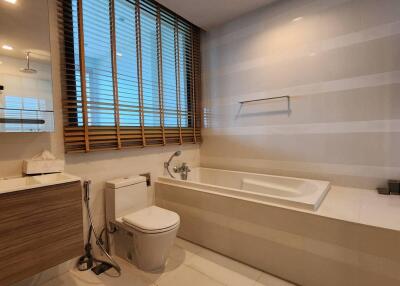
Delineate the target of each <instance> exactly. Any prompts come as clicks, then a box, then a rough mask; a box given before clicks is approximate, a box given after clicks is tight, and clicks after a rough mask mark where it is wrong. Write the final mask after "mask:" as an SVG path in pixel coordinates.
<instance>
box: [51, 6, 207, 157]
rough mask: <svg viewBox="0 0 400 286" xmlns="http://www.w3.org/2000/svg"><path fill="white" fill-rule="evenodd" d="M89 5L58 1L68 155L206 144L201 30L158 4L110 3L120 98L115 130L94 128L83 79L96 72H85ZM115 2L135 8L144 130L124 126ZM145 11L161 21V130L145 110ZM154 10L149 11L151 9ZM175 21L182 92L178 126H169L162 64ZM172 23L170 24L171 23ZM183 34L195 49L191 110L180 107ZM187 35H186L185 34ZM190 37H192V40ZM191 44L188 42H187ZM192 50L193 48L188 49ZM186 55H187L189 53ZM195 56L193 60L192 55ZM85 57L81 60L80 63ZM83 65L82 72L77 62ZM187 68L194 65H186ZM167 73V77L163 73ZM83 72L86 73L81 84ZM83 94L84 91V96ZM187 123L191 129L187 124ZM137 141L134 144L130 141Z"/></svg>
mask: <svg viewBox="0 0 400 286" xmlns="http://www.w3.org/2000/svg"><path fill="white" fill-rule="evenodd" d="M74 1H75V2H76V4H77V6H78V9H77V10H78V12H77V18H78V19H77V21H78V32H79V33H78V39H79V40H78V46H79V53H78V56H77V51H76V47H75V44H76V43H75V37H76V35H75V31H74V30H73V21H74V15H73V9H72V3H73V2H74ZM83 1H87V0H58V17H59V21H58V23H59V35H60V44H61V46H62V53H61V71H62V80H63V82H62V83H63V95H62V97H63V115H64V142H65V151H66V152H67V153H69V152H90V151H96V150H105V149H107V150H108V149H125V148H132V147H147V146H164V145H168V144H185V143H191V144H196V143H199V142H201V125H202V123H201V120H202V114H201V98H200V91H201V90H200V84H201V80H200V74H201V73H200V32H201V30H200V29H199V28H198V27H196V26H195V25H193V24H191V23H189V22H188V21H186V20H185V19H183V18H181V17H180V16H178V15H176V14H175V13H173V12H171V11H170V10H168V9H167V8H165V7H163V6H162V5H160V4H159V3H157V2H155V1H153V0H134V1H131V0H108V2H109V13H110V14H109V17H110V50H111V60H112V80H113V85H112V89H113V97H114V113H113V114H114V117H115V122H114V123H115V124H114V125H107V126H103V125H93V124H90V123H89V118H90V112H89V111H88V106H89V104H88V97H87V93H86V92H87V88H85V86H87V82H86V77H85V78H84V79H82V76H81V75H82V74H83V73H85V74H87V73H88V72H89V73H90V72H91V71H90V70H87V69H86V68H85V60H86V57H85V56H86V55H85V40H84V33H83V31H84V30H83V25H84V21H83V19H82V18H83ZM115 1H126V2H127V3H130V4H132V5H134V6H135V16H136V17H135V27H136V34H135V37H137V38H139V40H137V41H136V42H137V44H136V49H137V50H138V56H137V61H138V64H137V65H138V67H139V66H140V67H141V68H138V86H139V90H138V93H139V101H140V102H139V106H138V108H139V116H140V125H139V126H125V125H121V123H120V120H119V119H120V116H121V113H120V111H119V107H120V101H119V99H118V75H117V73H116V69H117V68H118V66H117V58H116V54H117V51H116V27H115V25H116V23H115V22H116V21H115ZM142 5H150V6H149V7H154V9H156V11H157V12H156V21H157V35H156V42H157V46H156V49H157V69H158V72H157V74H158V79H157V81H158V97H157V99H158V100H159V102H160V104H159V110H160V112H159V113H158V117H159V118H160V124H159V126H156V125H150V126H146V125H145V120H144V119H145V114H146V111H145V110H144V108H145V106H144V103H143V99H144V95H143V76H142V75H141V72H142V70H141V69H142V68H143V66H142V62H141V61H142V58H141V57H142V52H141V45H142V44H141V41H140V38H141V36H142V34H141V32H140V31H141V26H140V25H141V22H140V17H141V13H142V12H143V11H142V10H141V9H144V8H142ZM147 8H148V7H147V6H146V9H147ZM162 17H165V19H167V20H168V21H169V19H173V24H174V26H173V27H174V30H175V31H174V35H175V36H174V38H175V39H176V43H175V56H176V54H177V53H178V57H177V59H178V60H177V61H178V63H177V62H176V60H175V65H178V68H176V71H177V75H176V77H177V78H178V81H179V83H178V84H177V88H176V90H177V91H176V94H175V96H176V100H177V105H179V106H177V109H176V119H177V124H176V126H166V124H165V123H166V120H165V115H166V114H168V113H166V112H165V110H164V102H163V98H164V91H163V74H162V70H163V61H162V54H163V52H162V49H163V46H162V36H161V30H162V28H161V25H162V21H163V18H162ZM168 17H170V18H168ZM179 29H188V30H187V31H189V34H190V39H189V46H190V50H189V51H188V50H185V51H186V53H185V56H186V57H188V58H189V65H191V67H190V69H187V70H185V72H184V73H183V77H184V78H185V79H184V81H183V82H184V84H185V86H183V90H184V91H185V93H184V98H185V100H186V103H185V107H184V108H182V105H180V97H181V87H180V86H179V84H180V83H181V82H180V79H179V76H180V73H181V70H180V66H179V59H180V57H179V49H180V46H179ZM185 31H186V30H185ZM185 37H188V34H186V36H185ZM184 40H185V41H187V39H186V38H185V39H184ZM184 46H187V42H186V43H184ZM185 49H187V48H186V47H185ZM189 52H190V53H191V54H189ZM77 57H79V59H77ZM77 60H79V68H77V65H76V62H77ZM184 64H185V65H187V64H188V62H187V59H185V63H184ZM160 70H161V72H160ZM77 72H78V73H80V75H79V81H77ZM79 90H80V91H79ZM182 110H186V114H187V116H182ZM182 121H184V122H185V124H182ZM130 138H132V139H130Z"/></svg>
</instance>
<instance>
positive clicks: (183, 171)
mask: <svg viewBox="0 0 400 286" xmlns="http://www.w3.org/2000/svg"><path fill="white" fill-rule="evenodd" d="M190 171H191V170H190V168H189V166H188V165H187V164H186V163H185V162H183V163H182V165H181V166H175V167H174V173H179V174H180V175H181V180H184V181H186V180H187V178H188V173H189V172H190Z"/></svg>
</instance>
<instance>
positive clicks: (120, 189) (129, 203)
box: [105, 176, 149, 221]
mask: <svg viewBox="0 0 400 286" xmlns="http://www.w3.org/2000/svg"><path fill="white" fill-rule="evenodd" d="M105 200H106V216H107V221H111V220H115V219H117V218H120V217H122V216H124V215H126V214H128V213H132V212H135V211H138V210H140V209H143V208H145V207H147V206H148V205H149V201H148V195H147V185H146V178H145V177H141V176H132V177H124V178H118V179H114V180H111V181H108V182H106V190H105Z"/></svg>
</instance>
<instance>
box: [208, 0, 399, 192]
mask: <svg viewBox="0 0 400 286" xmlns="http://www.w3.org/2000/svg"><path fill="white" fill-rule="evenodd" d="M299 17H301V18H300V19H299ZM296 18H297V21H293V20H294V19H296ZM399 47H400V2H399V1H396V0H296V1H289V0H282V1H278V2H277V3H275V4H273V5H271V6H267V7H265V8H264V9H259V10H258V11H255V12H253V13H251V14H248V15H246V16H243V17H240V18H239V19H237V20H234V21H232V22H231V23H228V24H226V25H224V26H221V27H219V28H216V29H214V30H212V31H210V32H208V33H206V34H205V35H204V37H203V67H202V68H203V85H204V86H203V92H204V100H203V102H204V110H205V112H206V126H205V129H204V144H203V146H202V148H201V165H202V166H205V167H218V168H225V169H236V170H247V171H253V172H264V173H273V174H283V175H290V176H301V177H310V178H317V179H327V180H331V181H332V182H333V183H334V184H339V185H348V186H358V187H367V188H375V187H376V186H377V185H379V184H383V183H384V181H385V180H386V179H388V178H395V177H400V152H399V151H398V146H399V145H400V135H399V134H400V133H399V132H400V96H399V91H400V53H399V52H398V50H399ZM283 95H290V96H291V113H290V114H289V113H288V112H287V109H286V102H285V100H275V101H269V102H258V103H256V104H249V105H245V106H243V107H242V108H240V105H239V104H238V101H241V100H249V99H260V98H265V97H274V96H283Z"/></svg>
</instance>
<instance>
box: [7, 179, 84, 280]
mask: <svg viewBox="0 0 400 286" xmlns="http://www.w3.org/2000/svg"><path fill="white" fill-rule="evenodd" d="M0 245H1V247H0V269H1V271H0V285H2V286H3V285H10V284H12V283H14V282H17V281H20V280H23V279H25V278H27V277H30V276H32V275H34V274H37V273H39V272H41V271H43V270H46V269H48V268H51V267H53V266H56V265H58V264H60V263H62V262H65V261H67V260H69V259H72V258H74V257H77V256H79V255H80V254H81V253H82V251H83V220H82V193H81V184H80V182H74V183H67V184H61V185H55V186H49V187H43V188H37V189H30V190H24V191H19V192H13V193H6V194H0Z"/></svg>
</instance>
